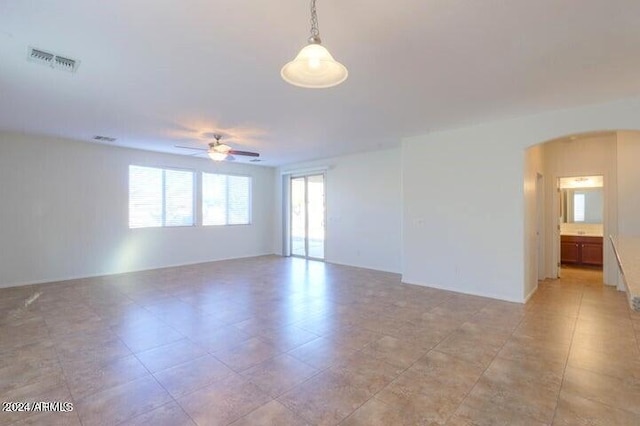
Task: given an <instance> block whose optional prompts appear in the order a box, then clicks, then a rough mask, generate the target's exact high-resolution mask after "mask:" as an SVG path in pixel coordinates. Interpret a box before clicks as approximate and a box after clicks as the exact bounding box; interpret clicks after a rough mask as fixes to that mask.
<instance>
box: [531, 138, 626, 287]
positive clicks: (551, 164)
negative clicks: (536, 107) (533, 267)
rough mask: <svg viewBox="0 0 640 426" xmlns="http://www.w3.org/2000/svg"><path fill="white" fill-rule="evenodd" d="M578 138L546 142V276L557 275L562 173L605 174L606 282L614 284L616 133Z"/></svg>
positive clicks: (553, 276) (615, 278)
mask: <svg viewBox="0 0 640 426" xmlns="http://www.w3.org/2000/svg"><path fill="white" fill-rule="evenodd" d="M587 136H588V137H584V138H578V139H576V140H567V139H564V140H559V141H552V142H548V143H546V144H544V145H543V149H544V164H545V175H546V176H548V177H549V179H547V182H546V191H545V193H546V194H547V197H546V203H545V210H546V211H547V212H548V214H547V216H546V218H547V221H546V224H545V231H546V241H547V250H546V253H547V257H546V262H545V263H546V276H547V277H551V278H555V277H557V276H558V267H557V262H558V259H559V253H558V252H559V238H560V237H559V234H558V230H557V226H558V216H559V212H560V206H559V205H558V196H557V189H556V188H557V186H558V185H557V182H558V178H559V177H565V176H566V177H568V176H593V175H602V176H604V197H605V209H604V222H603V223H604V236H605V238H604V240H603V244H604V245H603V255H604V267H603V273H604V282H605V283H607V284H611V285H615V284H616V282H617V272H616V270H617V265H616V260H615V256H614V254H613V250H612V248H611V244H609V242H608V235H609V234H614V235H615V234H616V233H617V225H616V223H617V183H616V182H617V175H616V134H615V133H614V132H613V133H609V134H604V135H602V134H594V135H587Z"/></svg>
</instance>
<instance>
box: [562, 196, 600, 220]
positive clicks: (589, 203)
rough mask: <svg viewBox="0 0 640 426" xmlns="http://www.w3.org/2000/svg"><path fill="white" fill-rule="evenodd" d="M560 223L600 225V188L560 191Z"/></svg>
mask: <svg viewBox="0 0 640 426" xmlns="http://www.w3.org/2000/svg"><path fill="white" fill-rule="evenodd" d="M561 201H562V223H602V222H603V218H602V212H603V210H604V196H603V191H602V188H563V189H561Z"/></svg>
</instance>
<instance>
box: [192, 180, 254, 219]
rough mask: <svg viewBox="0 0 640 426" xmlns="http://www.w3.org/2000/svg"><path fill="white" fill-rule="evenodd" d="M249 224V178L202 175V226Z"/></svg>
mask: <svg viewBox="0 0 640 426" xmlns="http://www.w3.org/2000/svg"><path fill="white" fill-rule="evenodd" d="M249 223H251V178H250V177H248V176H227V175H217V174H212V173H202V224H203V225H248V224H249Z"/></svg>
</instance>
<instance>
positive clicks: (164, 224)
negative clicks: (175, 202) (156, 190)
mask: <svg viewBox="0 0 640 426" xmlns="http://www.w3.org/2000/svg"><path fill="white" fill-rule="evenodd" d="M131 167H141V168H146V169H156V170H161V171H162V212H161V213H162V224H161V225H158V226H155V225H154V226H136V227H132V226H131ZM166 171H178V172H190V173H191V176H192V179H191V224H190V225H167V193H166V179H167V175H166ZM127 177H128V180H127V184H128V187H127V196H128V212H127V213H128V217H127V219H128V220H127V222H128V223H127V227H128V228H129V229H130V230H131V229H158V228H193V227H195V226H197V223H198V218H197V211H198V210H197V196H198V182H197V170H196V169H190V168H186V167H172V166H156V165H142V164H129V167H128V176H127Z"/></svg>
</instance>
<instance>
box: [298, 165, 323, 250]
mask: <svg viewBox="0 0 640 426" xmlns="http://www.w3.org/2000/svg"><path fill="white" fill-rule="evenodd" d="M324 198H325V197H324V174H317V175H309V176H299V177H292V178H291V206H290V210H291V221H290V223H291V232H290V235H291V255H293V256H300V257H306V258H310V259H324V237H325V228H324V222H325V205H324Z"/></svg>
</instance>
